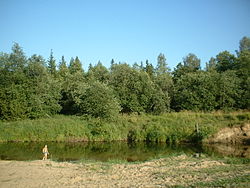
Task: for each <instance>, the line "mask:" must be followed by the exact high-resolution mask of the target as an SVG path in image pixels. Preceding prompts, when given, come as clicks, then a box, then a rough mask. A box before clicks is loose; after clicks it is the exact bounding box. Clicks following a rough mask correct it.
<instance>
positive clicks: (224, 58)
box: [216, 51, 236, 72]
mask: <svg viewBox="0 0 250 188" xmlns="http://www.w3.org/2000/svg"><path fill="white" fill-rule="evenodd" d="M235 64H236V58H235V56H234V55H233V54H230V53H229V52H228V51H224V52H221V53H219V54H218V55H217V56H216V70H217V71H218V72H224V71H227V70H233V69H234V68H235Z"/></svg>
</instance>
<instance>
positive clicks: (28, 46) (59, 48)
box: [0, 0, 250, 70]
mask: <svg viewBox="0 0 250 188" xmlns="http://www.w3.org/2000/svg"><path fill="white" fill-rule="evenodd" d="M0 20H1V28H0V52H7V53H9V52H10V51H11V47H12V45H13V42H17V43H19V44H20V45H21V46H22V47H23V50H24V52H25V53H26V55H27V56H31V55H32V54H39V55H42V56H43V57H44V58H45V59H48V57H49V54H50V50H51V49H53V52H54V56H55V58H56V59H57V62H59V61H60V58H61V56H62V55H64V56H65V58H66V60H67V61H69V60H70V58H71V57H75V56H78V57H79V58H80V60H81V62H82V63H83V65H84V68H85V70H86V68H87V67H88V65H89V63H92V64H96V63H97V62H98V61H99V60H100V61H101V62H102V63H103V64H104V65H105V66H106V67H109V66H110V61H111V59H112V58H114V59H115V61H116V62H119V61H120V62H127V63H129V64H131V65H132V64H133V63H134V62H138V63H140V62H141V61H144V62H145V60H146V59H148V60H149V62H150V63H152V64H153V65H156V60H157V56H158V55H159V53H164V54H165V56H166V58H167V63H168V65H169V66H170V68H171V69H172V70H173V68H174V67H175V66H176V65H177V64H178V63H179V62H181V61H182V58H183V57H184V56H186V55H187V54H188V53H194V54H196V55H197V56H198V57H199V58H200V59H201V61H202V66H203V67H204V65H205V62H207V61H208V60H209V59H210V57H212V56H216V55H217V54H218V53H219V52H221V51H224V50H228V51H230V52H231V53H235V50H237V49H238V46H239V40H240V39H241V38H242V37H243V36H250V1H249V0H172V1H170V0H67V1H66V0H0Z"/></svg>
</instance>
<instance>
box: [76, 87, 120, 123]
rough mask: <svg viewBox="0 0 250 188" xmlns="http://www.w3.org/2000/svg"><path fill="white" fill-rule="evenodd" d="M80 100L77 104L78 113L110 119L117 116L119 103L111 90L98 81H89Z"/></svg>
mask: <svg viewBox="0 0 250 188" xmlns="http://www.w3.org/2000/svg"><path fill="white" fill-rule="evenodd" d="M80 100H81V101H80V102H79V103H78V104H77V105H78V106H79V111H78V112H79V113H80V114H87V115H90V116H93V117H96V118H97V117H100V118H107V119H112V118H114V117H117V115H118V113H119V111H120V105H119V103H118V101H117V99H116V98H115V97H114V94H113V91H112V90H111V89H110V88H109V87H108V86H106V85H104V84H102V83H100V82H94V83H91V84H90V86H88V88H87V89H86V91H85V92H84V93H83V95H82V96H81V97H80Z"/></svg>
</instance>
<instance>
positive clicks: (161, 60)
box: [156, 53, 170, 75]
mask: <svg viewBox="0 0 250 188" xmlns="http://www.w3.org/2000/svg"><path fill="white" fill-rule="evenodd" d="M169 70H170V69H169V68H168V67H167V62H166V58H165V55H164V54H162V53H160V54H159V56H158V57H157V66H156V73H157V74H158V75H159V74H164V73H167V72H169Z"/></svg>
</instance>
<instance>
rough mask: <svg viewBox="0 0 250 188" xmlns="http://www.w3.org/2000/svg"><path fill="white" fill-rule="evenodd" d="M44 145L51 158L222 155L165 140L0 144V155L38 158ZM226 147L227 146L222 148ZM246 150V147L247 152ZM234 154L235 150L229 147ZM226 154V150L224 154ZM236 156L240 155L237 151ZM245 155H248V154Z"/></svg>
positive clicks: (1, 156) (130, 160) (136, 158)
mask: <svg viewBox="0 0 250 188" xmlns="http://www.w3.org/2000/svg"><path fill="white" fill-rule="evenodd" d="M45 144H47V145H48V149H49V152H50V155H49V158H51V159H52V160H55V161H77V160H97V161H110V160H123V161H129V162H132V161H146V160H149V159H154V158H160V157H166V156H171V155H178V154H183V153H185V154H187V155H192V154H194V153H204V154H208V155H214V154H216V155H222V156H223V155H225V154H223V153H220V152H219V151H216V149H214V148H213V147H211V146H205V147H204V146H203V147H201V146H193V145H178V146H169V145H167V144H165V143H161V144H152V143H133V144H129V143H126V142H112V143H105V142H88V143H66V142H65V143H64V142H63V143H56V142H46V143H41V142H27V143H0V158H1V159H2V160H40V159H42V157H43V154H42V152H41V150H42V148H43V146H44V145H45ZM224 149H225V150H227V149H228V148H224ZM249 150H250V149H249V148H248V149H247V151H249ZM233 153H235V150H233ZM227 155H228V153H227ZM229 155H231V154H229ZM238 157H246V156H241V154H239V156H238ZM248 157H249V156H248Z"/></svg>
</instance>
